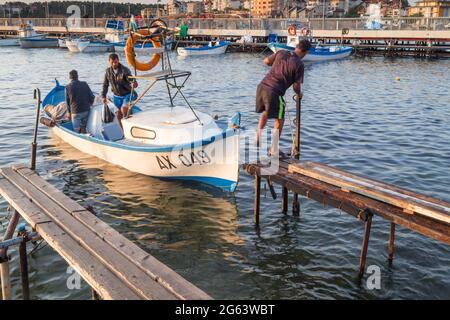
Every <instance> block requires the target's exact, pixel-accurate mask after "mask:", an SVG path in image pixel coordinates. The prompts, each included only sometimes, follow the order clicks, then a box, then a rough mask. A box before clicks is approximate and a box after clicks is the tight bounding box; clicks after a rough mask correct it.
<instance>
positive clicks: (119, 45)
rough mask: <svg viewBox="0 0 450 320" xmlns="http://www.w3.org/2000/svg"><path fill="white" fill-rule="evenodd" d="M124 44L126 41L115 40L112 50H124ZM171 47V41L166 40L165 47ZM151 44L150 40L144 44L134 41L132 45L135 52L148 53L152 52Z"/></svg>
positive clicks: (168, 48)
mask: <svg viewBox="0 0 450 320" xmlns="http://www.w3.org/2000/svg"><path fill="white" fill-rule="evenodd" d="M125 45H126V42H125V41H124V42H116V43H114V50H115V51H117V52H124V51H125ZM171 48H172V41H168V42H166V49H167V50H170V49H171ZM152 49H153V44H152V43H151V42H147V43H145V44H144V45H142V44H140V43H136V44H135V45H134V51H135V52H136V53H150V52H152Z"/></svg>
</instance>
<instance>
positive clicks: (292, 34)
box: [287, 24, 297, 36]
mask: <svg viewBox="0 0 450 320" xmlns="http://www.w3.org/2000/svg"><path fill="white" fill-rule="evenodd" d="M287 32H288V33H289V34H290V35H291V36H295V35H296V34H297V29H296V28H295V26H294V25H292V24H291V25H290V26H289V27H288V28H287Z"/></svg>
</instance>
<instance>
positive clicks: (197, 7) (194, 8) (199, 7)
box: [186, 1, 203, 14]
mask: <svg viewBox="0 0 450 320" xmlns="http://www.w3.org/2000/svg"><path fill="white" fill-rule="evenodd" d="M202 11H203V3H202V2H201V1H189V2H186V13H191V14H192V13H193V14H197V13H201V12H202Z"/></svg>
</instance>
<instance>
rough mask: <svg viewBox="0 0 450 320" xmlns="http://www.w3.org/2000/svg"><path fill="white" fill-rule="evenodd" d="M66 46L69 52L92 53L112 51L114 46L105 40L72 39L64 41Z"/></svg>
mask: <svg viewBox="0 0 450 320" xmlns="http://www.w3.org/2000/svg"><path fill="white" fill-rule="evenodd" d="M66 46H67V49H69V51H70V52H83V53H92V52H112V51H114V45H113V44H111V43H109V42H108V41H106V40H95V39H72V40H66Z"/></svg>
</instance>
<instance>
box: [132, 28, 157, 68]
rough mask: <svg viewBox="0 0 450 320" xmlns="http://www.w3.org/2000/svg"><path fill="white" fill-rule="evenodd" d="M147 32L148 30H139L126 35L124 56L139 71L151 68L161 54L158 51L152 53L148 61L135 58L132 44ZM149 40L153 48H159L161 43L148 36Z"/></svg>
mask: <svg viewBox="0 0 450 320" xmlns="http://www.w3.org/2000/svg"><path fill="white" fill-rule="evenodd" d="M148 34H149V31H148V30H140V31H139V32H133V33H131V35H130V36H129V37H128V40H127V43H126V45H125V57H126V59H127V62H128V64H129V65H130V66H133V67H134V68H135V69H136V70H139V71H149V70H151V69H153V68H154V67H155V66H156V65H157V64H158V62H159V59H160V58H161V55H160V54H159V53H155V54H153V56H152V58H151V59H150V60H149V61H148V62H140V61H138V60H136V57H135V54H134V44H135V43H136V41H137V40H139V39H140V36H146V35H148ZM150 42H151V43H152V45H153V48H160V47H161V44H160V42H159V41H155V40H153V39H152V38H150Z"/></svg>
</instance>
